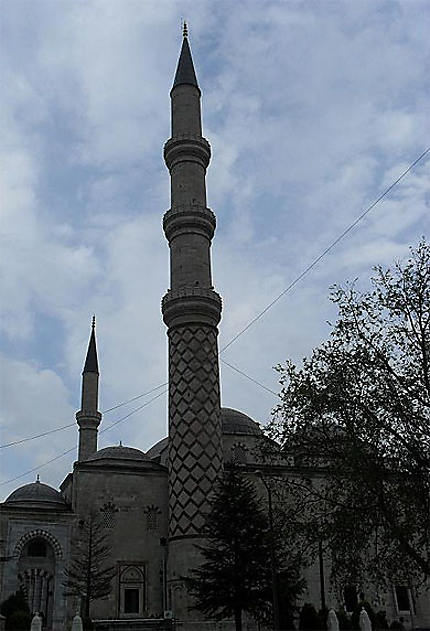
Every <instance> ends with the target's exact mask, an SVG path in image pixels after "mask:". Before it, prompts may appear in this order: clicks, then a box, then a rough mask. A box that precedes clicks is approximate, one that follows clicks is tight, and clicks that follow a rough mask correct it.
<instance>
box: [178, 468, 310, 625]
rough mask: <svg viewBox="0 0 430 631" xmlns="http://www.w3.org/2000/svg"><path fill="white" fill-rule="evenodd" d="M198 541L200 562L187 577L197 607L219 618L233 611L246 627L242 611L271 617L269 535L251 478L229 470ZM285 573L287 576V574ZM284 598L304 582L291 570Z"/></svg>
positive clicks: (220, 485)
mask: <svg viewBox="0 0 430 631" xmlns="http://www.w3.org/2000/svg"><path fill="white" fill-rule="evenodd" d="M203 534H204V536H205V538H206V542H207V543H206V545H205V546H200V547H199V549H200V551H201V554H202V557H203V563H202V564H201V566H200V567H199V568H198V569H196V570H194V571H193V573H192V576H191V578H190V579H188V583H189V588H190V592H191V594H192V595H193V596H194V598H195V608H196V609H198V610H199V611H201V612H203V613H204V614H207V615H210V616H212V617H214V618H216V619H218V620H222V619H224V618H228V617H231V616H234V620H235V625H236V631H241V630H242V614H243V612H248V613H250V614H251V615H253V616H254V617H256V618H260V619H262V618H268V617H270V616H271V601H272V592H271V576H272V575H271V565H270V537H269V533H268V521H267V517H266V513H265V511H264V510H263V508H262V506H261V502H259V501H258V499H257V496H256V493H255V490H254V486H253V484H252V482H251V481H250V480H248V479H247V478H246V477H244V476H243V475H241V474H240V473H238V472H237V471H235V470H230V471H227V472H226V473H225V474H224V476H223V478H222V480H221V482H220V484H219V486H218V489H217V490H216V493H215V494H214V497H213V500H212V506H211V511H210V514H209V515H208V518H207V521H206V525H205V528H204V531H203ZM286 577H287V576H286V575H285V577H284V578H285V579H286ZM289 578H290V579H291V581H290V583H289V585H288V589H287V585H286V584H285V583H284V585H283V589H284V591H283V593H284V595H285V599H287V598H289V599H291V600H293V599H295V597H296V595H297V593H298V591H301V589H302V583H301V582H300V581H298V580H297V577H296V575H294V577H293V576H292V574H290V576H289Z"/></svg>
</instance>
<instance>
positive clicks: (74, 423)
mask: <svg viewBox="0 0 430 631" xmlns="http://www.w3.org/2000/svg"><path fill="white" fill-rule="evenodd" d="M164 386H167V383H161V384H160V385H159V386H156V387H155V388H152V389H151V390H148V392H143V393H142V394H138V395H136V396H135V397H132V398H131V399H128V400H127V401H122V403H118V404H117V405H114V406H113V407H111V408H108V409H107V410H103V411H102V414H107V413H108V412H113V410H117V409H118V408H120V407H122V406H124V405H127V404H128V403H132V402H133V401H137V399H141V398H142V397H145V396H147V395H148V394H152V393H153V392H156V390H159V389H160V388H163V387H164ZM75 425H76V422H75V421H74V422H73V423H68V424H67V425H61V426H60V427H55V428H54V429H49V430H48V431H46V432H42V433H41V434H35V435H34V436H27V438H21V439H20V440H14V441H12V442H11V443H5V444H4V445H0V449H6V447H13V446H14V445H20V444H21V443H26V442H28V441H29V440H35V439H36V438H42V437H43V436H48V434H54V432H59V431H61V430H62V429H67V428H68V427H74V426H75ZM102 431H103V430H102Z"/></svg>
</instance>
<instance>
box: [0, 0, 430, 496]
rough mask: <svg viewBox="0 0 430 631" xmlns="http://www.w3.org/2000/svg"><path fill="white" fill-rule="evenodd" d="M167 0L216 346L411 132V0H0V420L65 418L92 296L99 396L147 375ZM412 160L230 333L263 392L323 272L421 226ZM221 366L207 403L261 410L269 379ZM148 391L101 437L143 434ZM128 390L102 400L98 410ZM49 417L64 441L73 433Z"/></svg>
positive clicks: (144, 441) (417, 36)
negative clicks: (47, 338)
mask: <svg viewBox="0 0 430 631" xmlns="http://www.w3.org/2000/svg"><path fill="white" fill-rule="evenodd" d="M24 7H25V11H26V16H25V18H26V19H25V20H23V11H24ZM188 10H189V15H190V16H192V24H190V32H191V44H192V48H193V53H194V58H195V62H196V67H197V72H198V75H199V80H200V84H201V87H202V90H203V116H204V129H205V134H206V135H207V137H208V139H209V141H210V142H211V144H212V147H213V161H212V164H211V165H210V168H209V173H208V202H209V206H211V207H212V208H213V209H214V211H215V212H216V214H217V217H218V229H217V233H216V237H215V244H214V249H213V251H214V270H215V275H214V280H215V285H216V287H217V289H218V291H219V292H220V293H221V294H222V295H223V298H224V305H225V306H224V315H223V321H222V328H221V340H222V342H221V343H222V344H224V343H225V342H226V341H227V340H229V339H231V337H232V336H233V335H234V334H235V333H236V332H237V331H238V330H240V329H241V328H243V327H244V326H245V325H246V324H247V323H248V322H249V321H250V319H252V318H253V317H254V316H255V315H256V314H257V313H258V312H259V311H261V309H263V308H264V307H265V306H266V305H267V304H268V303H269V302H270V301H271V300H272V299H273V298H274V297H275V296H277V295H278V294H279V293H280V292H281V291H282V290H283V289H284V288H285V287H286V286H287V285H288V284H289V283H290V282H291V281H292V280H293V279H294V278H295V277H296V276H297V275H298V274H299V273H300V272H301V271H302V270H303V269H304V268H305V267H306V266H307V265H308V264H309V263H310V262H311V261H312V260H313V258H314V257H315V256H317V255H318V254H320V252H321V251H322V250H323V249H324V248H325V247H327V245H329V243H330V242H331V241H332V240H333V239H334V238H335V237H336V236H337V235H338V234H339V233H340V232H342V230H343V229H344V228H345V227H346V226H347V225H348V224H349V223H351V221H353V220H354V219H355V218H356V217H357V216H358V215H359V214H360V212H361V211H362V210H363V209H364V207H366V206H367V205H368V204H369V203H370V202H371V201H373V199H375V198H376V197H377V196H378V194H379V193H380V192H381V191H382V190H383V189H384V187H386V186H388V185H389V184H390V183H391V182H392V181H393V180H394V179H395V178H396V177H398V175H399V174H400V172H401V171H402V169H403V168H405V166H406V165H407V164H408V163H409V162H411V161H412V160H413V159H415V157H416V156H417V155H418V154H419V153H420V151H422V150H423V148H424V147H423V142H424V139H425V138H426V137H430V134H429V131H430V125H429V121H428V116H427V103H428V97H429V86H428V80H427V76H426V58H427V56H428V54H429V52H430V43H429V40H428V37H427V32H428V29H429V28H430V12H429V10H428V5H427V4H426V3H423V2H414V3H411V2H406V1H405V2H389V3H385V2H382V3H378V4H375V3H373V2H360V3H349V4H345V3H342V2H332V3H330V5H327V4H326V3H324V5H320V4H318V3H317V4H315V3H295V2H280V1H267V2H264V3H259V4H257V3H254V2H252V1H251V0H246V1H243V2H237V3H234V4H233V3H231V2H219V3H210V2H201V3H197V4H196V3H192V4H191V3H189V2H187V3H185V5H181V6H179V5H178V4H177V3H169V2H162V3H160V2H154V3H153V2H140V1H137V0H136V1H135V0H129V1H128V2H127V3H119V2H114V1H110V0H103V1H102V0H92V1H90V2H88V1H85V2H81V1H79V2H72V1H71V0H70V1H66V2H63V3H61V6H60V5H58V7H57V6H54V5H53V4H52V3H51V2H47V1H46V2H45V1H43V0H40V1H39V2H38V3H35V4H28V3H27V4H25V5H23V4H22V3H14V2H12V1H9V2H6V3H5V5H4V20H5V24H6V26H7V28H6V29H5V32H6V37H5V38H4V41H3V44H2V46H3V49H4V53H5V54H4V55H3V65H4V76H5V77H7V78H8V80H7V81H6V82H5V84H6V89H5V91H4V108H3V117H4V120H3V126H4V129H5V134H6V135H5V138H6V142H5V144H4V150H3V155H2V158H3V160H2V162H3V163H4V164H5V166H6V168H5V170H4V174H3V178H4V183H3V191H4V193H3V211H2V212H3V216H2V223H1V239H2V250H3V259H4V263H3V272H2V285H3V289H2V297H3V304H4V314H3V320H2V329H3V333H4V350H3V353H4V357H3V366H2V371H3V372H7V373H8V374H10V375H16V376H17V378H18V380H17V381H13V380H12V381H9V380H8V381H7V384H6V385H8V387H10V394H9V395H8V401H7V411H6V412H5V414H6V415H7V418H8V421H9V425H8V429H7V431H6V432H5V433H6V437H7V439H9V438H10V436H15V435H17V436H22V435H24V434H25V433H26V432H27V433H34V431H33V430H34V429H35V428H36V427H37V429H40V430H43V429H46V428H49V427H50V426H51V425H50V423H51V421H55V418H60V420H61V421H63V420H64V419H66V420H67V418H70V421H71V422H72V421H73V413H74V410H75V409H77V408H78V407H79V380H80V372H81V369H82V363H83V359H84V353H85V349H86V344H87V338H88V328H89V321H90V317H91V315H92V313H93V312H95V313H96V314H97V318H98V325H97V331H98V340H99V351H100V366H101V405H100V407H101V408H102V409H103V408H105V407H109V406H110V405H111V404H113V403H115V402H117V401H119V400H125V399H128V398H130V397H132V396H133V395H137V394H139V393H141V392H145V391H147V390H150V389H151V388H152V387H154V386H156V385H158V384H160V383H163V382H164V381H165V380H166V367H167V351H166V338H165V328H164V325H163V324H162V322H161V316H160V300H161V297H162V295H163V294H164V292H165V290H166V289H167V286H168V248H167V244H166V242H165V239H164V235H163V234H162V229H161V218H162V214H163V212H164V211H165V210H166V209H167V208H168V205H169V199H168V195H169V178H168V172H167V170H166V169H165V168H164V166H163V164H162V145H163V143H164V141H165V140H166V139H167V138H168V136H169V133H170V131H169V97H168V91H169V89H170V85H171V80H172V78H173V73H174V65H175V63H176V59H177V55H178V49H179V43H180V42H179V40H180V36H179V22H180V20H179V18H180V15H181V13H180V12H181V11H183V13H184V14H185V15H186V14H187V11H188ZM427 164H428V162H427ZM426 168H427V169H428V166H427V167H425V165H424V163H423V164H422V165H421V166H420V167H419V168H417V169H416V170H415V171H414V173H411V174H409V175H408V177H407V179H405V181H404V182H403V183H402V184H401V186H400V187H399V188H398V189H397V190H396V191H393V194H390V196H389V197H388V198H387V199H386V200H384V202H383V203H381V204H379V205H378V207H377V208H375V210H374V211H372V213H371V214H370V215H369V216H368V217H367V218H366V220H365V221H364V222H363V223H362V224H360V226H359V227H357V228H356V229H355V230H354V231H353V232H352V233H351V234H350V235H349V236H348V237H347V238H346V239H345V240H344V241H343V242H342V243H341V244H339V246H338V247H337V248H336V249H335V250H334V251H333V252H331V253H330V255H328V256H327V257H326V258H325V259H324V261H322V262H321V264H320V265H319V266H318V267H317V268H316V269H315V270H314V271H313V272H312V274H311V275H309V276H308V277H306V279H305V280H304V281H303V282H302V283H301V284H300V285H298V286H297V287H296V288H295V289H294V290H293V291H292V292H290V293H289V294H288V295H287V296H286V297H285V298H283V299H282V300H280V301H279V303H278V304H277V305H276V306H274V307H273V309H271V310H270V311H269V312H268V313H267V315H265V316H264V318H262V319H261V320H260V321H259V322H258V323H256V324H255V325H254V326H253V327H252V328H251V329H250V330H249V331H248V332H247V333H246V334H244V335H243V336H242V337H241V338H240V339H239V340H238V341H237V342H236V343H235V344H234V345H232V346H231V347H230V348H229V350H228V351H227V352H226V355H225V357H226V359H227V361H229V362H231V363H233V364H236V365H238V366H239V368H241V369H242V370H245V371H248V372H249V373H250V374H251V375H252V376H253V377H255V378H257V379H259V380H260V381H262V382H263V383H266V384H267V385H268V386H269V387H271V388H274V389H275V390H276V389H277V383H276V382H277V376H276V374H275V373H274V372H273V371H272V369H271V367H272V365H274V364H276V363H278V362H279V361H283V360H284V359H285V358H286V357H287V356H289V357H292V358H295V359H300V357H302V356H303V355H305V354H308V353H309V352H310V351H311V348H312V346H314V345H316V344H318V343H319V341H320V340H321V339H323V338H324V337H325V336H326V335H327V332H328V329H327V325H326V324H325V322H326V320H327V319H329V318H330V319H333V317H334V312H333V308H332V306H331V305H330V303H329V302H328V300H327V294H328V287H329V286H330V285H331V284H332V283H333V282H343V281H344V280H345V279H346V278H354V277H356V276H358V277H359V278H360V282H363V283H364V284H365V283H366V279H367V278H368V277H369V276H370V274H371V267H372V266H373V265H374V264H378V263H384V264H388V263H389V262H390V261H391V260H392V258H394V257H396V256H401V255H403V253H404V252H405V251H406V249H407V245H408V244H409V243H414V242H416V241H417V240H418V238H419V236H420V235H421V234H422V233H423V232H427V233H428V225H429V222H428V216H429V212H428V210H429V209H428V200H429V184H428V178H427V177H426ZM45 317H49V318H52V320H53V321H54V322H55V323H57V324H58V327H57V328H56V331H55V335H59V339H58V341H57V345H56V348H57V349H59V350H58V356H57V357H56V359H55V362H54V364H55V365H52V366H50V370H46V366H47V362H48V361H52V358H51V356H50V355H49V357H48V353H47V351H46V349H45V348H44V345H43V340H41V338H40V335H39V331H38V328H37V326H38V322H40V318H45ZM12 344H14V345H15V348H13V349H12ZM42 366H43V367H45V368H41V367H42ZM222 375H223V400H224V402H225V404H227V405H233V406H236V407H240V408H242V409H244V411H246V412H247V413H249V414H251V415H252V416H255V417H256V418H259V419H267V418H268V416H269V413H270V408H271V407H272V405H273V402H274V399H273V397H271V395H269V394H266V393H264V392H263V391H262V390H259V389H258V387H257V386H255V385H252V384H250V383H249V382H247V381H246V380H244V379H243V378H242V377H240V376H238V375H236V374H235V373H234V372H232V371H231V370H230V369H229V368H228V367H227V366H223V367H222ZM18 385H19V388H18ZM17 388H18V389H17ZM36 391H37V392H38V395H37V397H36V394H35V392H36ZM23 393H24V395H23ZM47 401H50V402H51V401H52V402H54V403H53V404H52V405H53V407H52V410H53V414H52V415H51V414H48V412H46V408H47V405H46V402H47ZM138 403H139V402H137V404H138ZM165 405H166V403H165V398H164V397H161V398H160V399H159V400H158V401H157V402H156V403H155V402H154V403H153V404H152V405H151V406H149V407H148V408H147V409H145V410H142V412H140V413H138V414H136V415H135V416H132V417H131V418H130V419H129V420H127V421H124V423H123V424H120V425H119V426H118V427H117V428H116V429H115V430H112V431H111V432H107V433H106V434H103V435H102V436H101V444H102V445H105V444H107V443H108V442H109V441H112V442H116V441H117V440H119V439H120V438H122V439H123V440H124V442H128V443H129V444H135V445H136V446H139V447H141V448H143V449H146V448H147V447H149V446H150V444H151V443H152V442H154V441H155V440H157V438H159V437H161V436H162V435H164V433H165V429H166V414H165ZM132 407H133V406H132ZM136 407H137V405H136ZM128 409H130V408H126V409H125V410H124V412H123V411H122V409H120V410H119V411H118V414H116V413H112V414H108V415H106V418H105V419H104V421H103V427H106V425H107V424H108V423H109V422H111V420H114V419H115V418H120V417H121V415H122V414H123V413H126V412H127V410H128ZM131 409H132V408H131ZM23 419H24V420H23ZM65 431H67V432H68V434H67V436H70V440H71V443H72V444H73V441H76V432H75V431H74V430H73V429H72V430H70V431H69V430H65ZM60 434H61V433H60ZM60 434H58V435H56V434H54V435H52V437H50V438H49V440H48V439H46V440H43V441H42V442H37V443H34V445H37V447H38V449H37V450H35V449H28V448H27V447H23V448H16V449H15V450H14V451H13V452H12V451H10V455H8V456H7V460H6V461H5V462H6V464H5V465H4V473H3V475H4V476H5V477H6V478H7V477H13V474H14V473H15V472H16V471H18V469H19V470H26V469H29V468H31V467H32V465H35V464H37V463H40V462H42V460H43V458H45V460H48V459H49V457H52V456H53V455H55V453H58V451H59V450H61V448H62V444H63V441H64V443H65V442H67V441H66V439H65V438H64V439H62V438H61V437H60ZM18 458H20V459H19V460H18ZM70 462H71V460H70V459H69V461H68V460H67V459H66V460H65V461H64V462H63V461H59V462H58V463H53V464H52V465H50V466H49V467H47V468H46V470H45V471H46V475H47V478H46V479H47V480H48V481H51V483H54V484H57V483H58V480H59V479H60V478H61V472H65V471H66V469H67V466H68V465H69V464H70ZM30 479H31V478H30ZM24 481H28V480H27V479H25V480H24ZM11 488H12V487H8V488H7V489H6V492H8V491H9V490H11Z"/></svg>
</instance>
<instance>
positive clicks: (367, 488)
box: [271, 239, 430, 584]
mask: <svg viewBox="0 0 430 631" xmlns="http://www.w3.org/2000/svg"><path fill="white" fill-rule="evenodd" d="M375 269H376V275H375V277H374V278H373V279H372V288H371V289H370V290H369V291H365V292H359V291H358V289H357V288H356V286H355V283H353V284H350V285H347V286H346V287H345V288H342V287H334V289H333V292H332V300H333V302H334V303H335V304H337V307H338V319H337V321H336V323H335V324H334V325H332V330H331V337H330V339H329V340H328V341H327V342H325V343H323V344H322V345H321V346H320V347H318V348H317V349H315V350H314V351H313V354H312V356H311V357H310V358H307V359H304V361H303V364H302V366H301V367H298V366H295V365H294V364H293V363H292V362H287V363H286V365H285V366H281V367H278V370H279V372H280V375H281V385H282V391H281V404H280V405H279V406H278V407H277V409H276V410H275V412H274V419H273V422H272V424H271V436H272V437H273V438H276V439H277V440H278V441H279V442H280V444H281V449H282V451H283V452H284V453H288V454H295V461H296V465H300V466H301V467H302V469H303V470H304V471H308V472H309V476H308V477H309V478H310V479H311V478H312V472H314V471H315V470H316V469H319V470H320V471H321V470H322V471H323V472H324V475H323V476H322V477H321V476H320V477H319V480H323V481H320V482H318V481H316V482H315V480H316V478H315V476H314V483H311V482H310V480H308V481H307V482H306V483H303V484H302V485H301V486H302V491H303V498H304V500H303V501H304V502H305V503H306V502H307V506H308V512H307V513H306V517H307V519H308V525H307V533H308V534H309V536H310V537H313V538H314V541H315V542H317V541H318V540H321V539H322V540H324V545H325V548H326V549H329V550H330V552H331V557H332V561H333V566H332V567H333V574H334V577H335V578H336V577H337V578H338V579H339V582H340V583H342V581H343V582H344V583H345V582H350V583H355V584H359V583H360V582H362V581H363V580H364V579H365V577H366V576H367V577H368V578H371V579H372V581H376V582H384V581H385V580H386V579H387V577H388V578H393V577H395V576H397V577H399V576H402V577H403V578H404V579H405V580H408V579H410V578H411V577H412V576H415V577H421V578H422V577H424V578H425V577H429V576H430V519H429V517H430V422H429V421H430V246H429V245H428V244H427V243H426V241H425V240H424V239H423V240H422V241H421V242H420V243H419V245H418V246H417V248H416V249H411V255H410V257H409V259H408V260H407V261H406V262H403V263H396V264H395V266H394V268H393V269H392V270H390V269H383V268H381V267H378V268H375ZM297 485H299V486H300V483H297V482H296V483H295V486H296V490H297Z"/></svg>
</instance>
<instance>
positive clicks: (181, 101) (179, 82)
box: [162, 38, 222, 578]
mask: <svg viewBox="0 0 430 631" xmlns="http://www.w3.org/2000/svg"><path fill="white" fill-rule="evenodd" d="M191 79H192V80H191ZM170 96H171V103H172V137H171V138H170V139H169V140H168V141H167V143H166V145H165V147H164V158H165V161H166V165H167V168H168V169H169V172H170V176H171V208H170V210H168V211H167V213H166V214H165V216H164V220H163V228H164V232H165V235H166V238H167V240H168V242H169V246H170V282H171V285H170V289H169V291H168V292H167V294H166V295H165V296H164V298H163V302H162V312H163V319H164V322H165V323H166V325H167V326H168V336H169V522H170V526H169V539H170V544H172V542H173V541H174V540H175V539H177V538H186V539H187V540H188V539H189V538H190V537H191V538H193V537H198V536H199V534H200V532H201V528H202V525H203V523H204V517H205V514H206V513H207V512H208V510H209V504H208V501H209V498H210V494H211V491H212V490H213V488H214V486H215V484H216V481H217V479H218V476H219V475H220V472H221V468H222V442H221V440H222V432H221V414H220V390H219V370H218V346H217V336H218V329H217V325H218V323H219V320H220V317H221V308H222V305H221V298H220V297H219V295H218V294H217V293H216V292H215V291H214V289H213V287H212V273H211V259H210V247H211V240H212V237H213V235H214V232H215V225H216V221H215V215H214V213H213V212H212V211H211V210H210V209H209V208H207V206H206V182H205V177H206V169H207V167H208V165H209V161H210V157H211V150H210V145H209V143H208V142H207V140H205V139H204V138H203V137H202V125H201V112H200V89H199V88H198V86H197V81H196V79H195V73H194V68H193V64H192V59H191V53H190V48H189V45H188V41H187V40H186V38H184V42H183V46H182V51H181V56H180V60H179V64H178V70H177V73H176V78H175V83H174V86H173V88H172V91H171V93H170ZM189 545H191V543H190V542H189V541H188V543H185V542H184V544H183V547H184V550H182V552H181V550H180V546H179V541H178V545H174V546H172V545H170V559H169V567H170V568H171V570H172V572H171V578H172V577H173V575H174V574H175V566H176V569H177V568H178V566H181V568H182V569H185V570H186V569H187V568H184V563H183V561H184V553H185V548H188V549H189ZM178 554H179V556H180V557H182V558H181V559H179V558H178V559H176V561H175V558H172V557H177V556H178Z"/></svg>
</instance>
